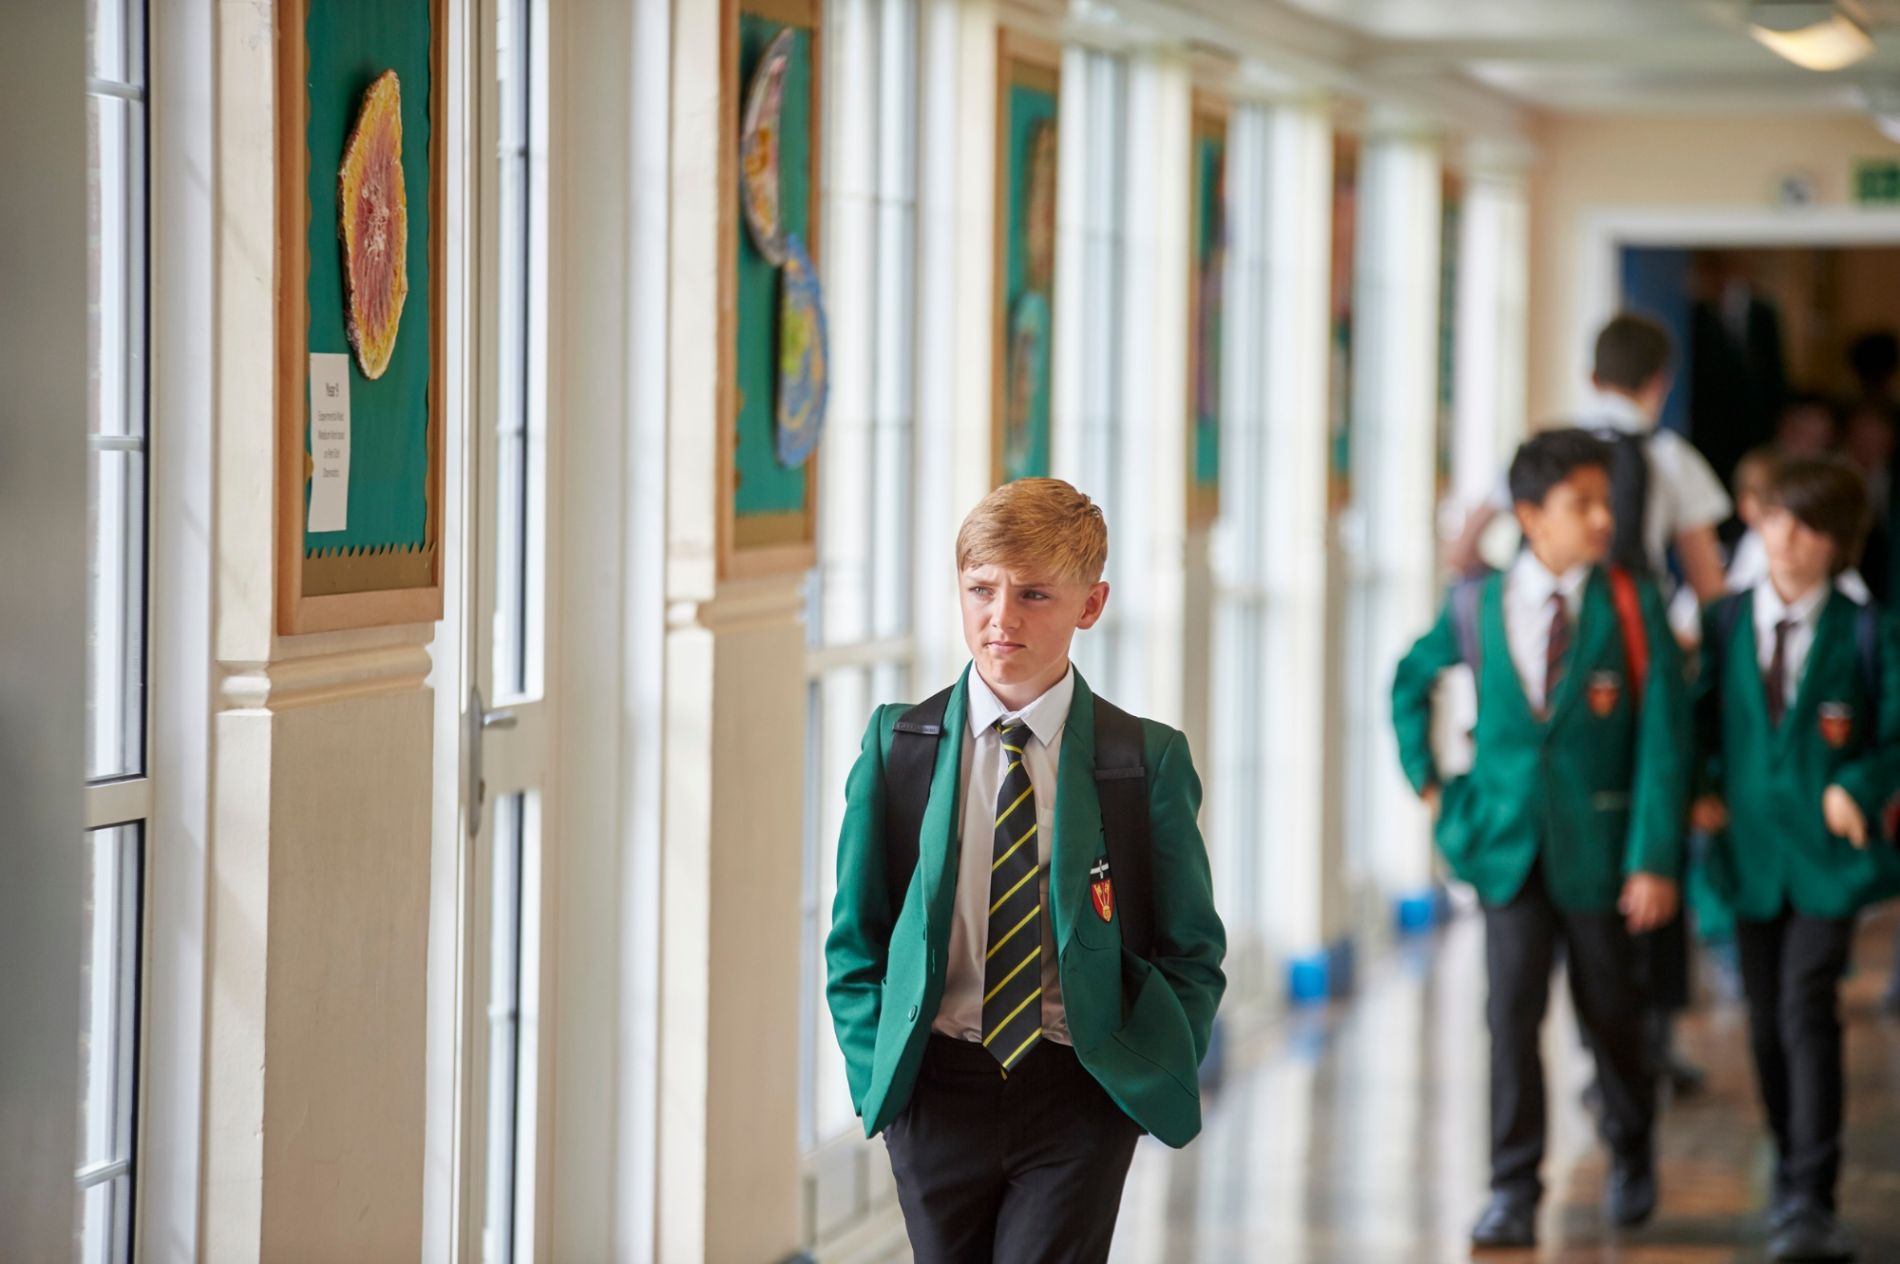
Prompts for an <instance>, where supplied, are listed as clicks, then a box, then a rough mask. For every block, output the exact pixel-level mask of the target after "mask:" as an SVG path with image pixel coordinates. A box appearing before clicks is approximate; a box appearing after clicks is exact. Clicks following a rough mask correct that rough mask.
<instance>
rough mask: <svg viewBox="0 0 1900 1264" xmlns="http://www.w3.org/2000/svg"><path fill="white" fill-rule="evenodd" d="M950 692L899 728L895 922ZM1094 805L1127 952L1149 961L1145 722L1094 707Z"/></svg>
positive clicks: (1099, 703)
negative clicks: (1105, 844) (1098, 810)
mask: <svg viewBox="0 0 1900 1264" xmlns="http://www.w3.org/2000/svg"><path fill="white" fill-rule="evenodd" d="M950 693H951V690H949V689H945V690H944V691H943V692H941V693H939V694H936V695H934V696H933V697H931V698H928V699H926V700H925V701H923V702H920V703H918V704H917V705H916V706H914V707H912V708H911V709H910V710H908V711H906V712H905V713H904V715H903V718H901V719H899V720H898V722H897V728H896V731H895V732H894V733H893V734H892V736H891V753H890V757H889V759H887V760H886V761H885V770H884V779H885V786H886V791H887V792H886V794H885V797H884V848H885V860H886V866H885V870H886V872H885V879H886V882H887V884H888V886H887V891H888V893H889V896H890V902H891V916H892V917H893V918H895V917H896V916H897V912H898V910H899V909H901V908H902V907H903V906H904V893H905V892H906V891H907V890H909V888H910V879H911V874H913V873H914V872H915V871H916V869H917V836H918V834H919V833H920V832H921V831H922V829H923V821H924V805H925V804H926V803H927V802H928V801H929V799H930V781H931V777H932V776H933V774H934V773H935V772H936V767H937V742H938V739H939V738H941V737H942V736H943V716H944V711H945V709H946V708H947V707H948V706H949V704H950ZM1095 797H1096V801H1097V803H1098V804H1099V805H1100V807H1101V812H1102V829H1103V832H1104V834H1105V835H1106V836H1107V842H1108V868H1109V875H1110V878H1111V880H1112V881H1113V882H1114V883H1115V887H1116V891H1115V905H1116V908H1117V910H1118V916H1119V917H1120V918H1121V923H1122V945H1123V946H1124V947H1126V948H1128V949H1129V950H1130V951H1132V952H1134V953H1135V954H1136V955H1137V956H1139V957H1143V958H1146V957H1147V956H1148V955H1149V953H1150V952H1152V951H1153V948H1154V863H1153V862H1154V855H1153V851H1152V849H1151V847H1150V844H1149V838H1148V769H1147V766H1146V765H1145V764H1144V763H1143V761H1142V756H1141V721H1140V720H1138V719H1136V718H1135V717H1134V716H1132V715H1130V714H1128V713H1127V712H1126V711H1123V710H1122V709H1121V708H1119V707H1117V706H1114V705H1112V704H1110V703H1107V702H1104V701H1103V700H1102V699H1101V698H1099V697H1098V698H1096V699H1095Z"/></svg>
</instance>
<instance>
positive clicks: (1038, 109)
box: [1001, 83, 1056, 482]
mask: <svg viewBox="0 0 1900 1264" xmlns="http://www.w3.org/2000/svg"><path fill="white" fill-rule="evenodd" d="M1005 99H1006V101H1007V106H1008V121H1007V125H1006V126H1007V140H1008V147H1007V154H1008V162H1007V166H1006V174H1007V177H1008V185H1007V192H1006V194H1005V212H1006V219H1005V231H1004V236H1003V239H1004V256H1003V322H1004V323H1003V347H1004V365H1003V372H1004V384H1003V390H1002V400H1003V410H1004V418H1005V420H1004V424H1003V427H1002V431H1003V433H1002V441H1003V442H1002V449H1003V451H1002V462H1001V464H1002V474H1003V481H1005V482H1008V481H1010V480H1013V479H1018V478H1035V477H1047V476H1048V474H1049V464H1050V457H1049V451H1050V440H1049V435H1050V398H1051V389H1052V385H1053V382H1054V368H1053V359H1054V357H1053V351H1054V347H1053V345H1052V343H1051V335H1050V329H1051V326H1052V323H1053V321H1052V312H1053V307H1054V295H1053V294H1052V293H1051V292H1050V279H1049V277H1047V276H1037V275H1034V274H1033V273H1034V270H1033V269H1032V268H1031V255H1030V250H1031V243H1030V235H1031V231H1032V229H1035V230H1036V231H1038V232H1043V233H1047V234H1048V237H1049V240H1050V245H1051V249H1052V248H1053V239H1054V234H1055V225H1054V214H1055V190H1054V178H1055V173H1054V135H1055V133H1054V129H1055V127H1056V94H1055V93H1054V92H1052V91H1048V90H1046V89H1044V88H1041V87H1037V86H1033V85H1030V84H1024V83H1011V84H1010V85H1009V91H1008V93H1007V96H1006V98H1005ZM1038 162H1041V163H1042V164H1044V167H1043V169H1042V170H1040V171H1038V170H1037V164H1038ZM1038 178H1040V179H1041V180H1043V181H1044V182H1046V186H1047V187H1046V188H1043V189H1038V188H1036V182H1037V179H1038ZM1032 203H1033V205H1032ZM1032 214H1035V215H1041V216H1046V217H1047V222H1046V223H1042V224H1032V223H1031V216H1032Z"/></svg>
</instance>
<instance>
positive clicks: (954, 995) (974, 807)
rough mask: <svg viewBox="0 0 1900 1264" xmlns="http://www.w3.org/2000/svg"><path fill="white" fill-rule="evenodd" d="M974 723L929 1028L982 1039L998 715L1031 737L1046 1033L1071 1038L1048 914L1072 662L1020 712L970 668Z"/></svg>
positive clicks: (1027, 761) (1003, 755)
mask: <svg viewBox="0 0 1900 1264" xmlns="http://www.w3.org/2000/svg"><path fill="white" fill-rule="evenodd" d="M967 694H968V700H969V723H968V724H967V725H966V726H965V727H964V732H963V812H962V815H961V816H960V817H959V820H961V822H962V826H961V829H960V831H959V833H960V842H959V851H958V855H957V899H956V906H955V908H954V909H953V911H952V915H951V921H950V957H949V960H948V961H947V962H946V963H945V968H944V979H943V1003H942V1004H941V1005H939V1006H938V1007H937V1017H936V1020H935V1021H934V1022H932V1023H931V1024H930V1028H931V1030H932V1031H936V1032H940V1033H942V1034H943V1035H946V1036H954V1037H955V1038H956V1039H958V1040H976V1041H981V1040H982V1039H983V991H984V988H983V964H984V957H985V955H986V954H987V953H988V951H989V938H990V865H991V863H992V861H993V860H994V858H995V845H996V830H995V827H994V825H993V824H992V822H994V821H995V820H996V795H997V791H998V789H999V788H1000V787H1001V785H1002V784H1003V772H1004V770H1005V769H1006V768H1007V767H1008V766H1009V758H1010V757H1009V754H1008V752H1006V751H1005V750H1004V749H1003V739H1002V736H1001V735H1000V734H998V733H997V731H996V722H997V721H998V720H1001V719H1011V720H1013V719H1018V718H1020V719H1021V720H1022V721H1023V722H1024V723H1025V724H1027V725H1028V726H1029V732H1030V734H1031V735H1032V736H1031V739H1030V740H1029V741H1028V742H1026V743H1024V745H1023V766H1024V767H1025V768H1027V769H1028V770H1029V784H1030V786H1031V788H1032V789H1034V791H1035V794H1034V796H1033V797H1034V799H1035V804H1036V855H1037V860H1038V863H1040V864H1041V866H1042V872H1041V873H1040V874H1038V875H1037V877H1036V887H1037V890H1038V892H1039V893H1040V897H1041V900H1042V1035H1043V1039H1045V1040H1053V1041H1055V1042H1056V1043H1057V1044H1064V1045H1066V1044H1069V1043H1070V1040H1069V1024H1068V1020H1067V1018H1066V1017H1065V1015H1064V1013H1063V1009H1062V980H1061V976H1060V974H1059V973H1058V971H1057V968H1056V936H1055V929H1054V926H1053V924H1052V923H1051V921H1050V919H1049V845H1050V842H1051V836H1052V835H1053V833H1054V832H1055V823H1056V771H1057V769H1058V768H1060V767H1061V759H1062V730H1063V728H1064V727H1065V726H1066V725H1067V724H1068V722H1069V704H1070V703H1071V702H1073V701H1074V699H1075V669H1074V668H1073V667H1071V668H1070V669H1069V670H1068V671H1067V672H1066V673H1065V674H1064V675H1063V677H1062V679H1061V680H1060V681H1058V682H1056V684H1054V685H1052V686H1051V687H1050V688H1049V689H1048V690H1047V691H1046V692H1044V693H1043V695H1042V696H1041V697H1040V698H1037V699H1036V700H1035V701H1034V702H1032V703H1030V704H1029V705H1028V706H1026V707H1024V708H1023V709H1022V710H1021V711H1011V710H1009V708H1007V707H1005V706H1004V705H1003V704H1002V702H1001V701H1000V700H999V699H998V698H997V696H996V695H995V694H994V693H992V692H991V691H990V687H989V685H987V684H986V683H984V680H983V677H982V676H981V675H979V674H978V673H977V670H976V668H974V667H972V668H971V669H970V684H969V688H968V690H967Z"/></svg>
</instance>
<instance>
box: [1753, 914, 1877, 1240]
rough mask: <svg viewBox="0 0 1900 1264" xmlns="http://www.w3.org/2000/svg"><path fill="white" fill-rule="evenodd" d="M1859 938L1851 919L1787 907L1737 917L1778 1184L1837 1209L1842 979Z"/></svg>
mask: <svg viewBox="0 0 1900 1264" xmlns="http://www.w3.org/2000/svg"><path fill="white" fill-rule="evenodd" d="M1853 942H1854V919H1853V918H1851V917H1843V918H1826V917H1803V916H1801V915H1800V914H1799V913H1796V912H1794V911H1793V910H1791V909H1786V908H1784V909H1783V910H1782V912H1781V916H1779V917H1777V918H1775V919H1774V920H1773V921H1771V922H1751V921H1745V920H1741V919H1737V921H1736V923H1735V946H1736V950H1737V953H1736V955H1737V956H1738V957H1739V958H1740V959H1741V967H1742V988H1743V990H1744V991H1745V992H1747V994H1748V1029H1749V1039H1750V1043H1751V1044H1752V1045H1753V1046H1754V1051H1755V1074H1756V1077H1757V1078H1758V1080H1759V1081H1760V1083H1761V1102H1762V1109H1763V1111H1764V1113H1766V1114H1767V1116H1768V1127H1769V1130H1770V1131H1772V1132H1773V1133H1774V1136H1775V1149H1776V1158H1777V1162H1776V1165H1775V1192H1776V1194H1777V1195H1785V1194H1808V1195H1811V1196H1812V1197H1814V1198H1816V1199H1818V1200H1820V1202H1821V1205H1822V1206H1824V1207H1827V1208H1829V1209H1830V1210H1832V1208H1833V1206H1834V1182H1835V1179H1836V1178H1837V1177H1838V1176H1839V1175H1840V1170H1841V1099H1842V1095H1843V1083H1842V1082H1843V1075H1844V1072H1843V1070H1842V1067H1841V1011H1840V981H1841V976H1842V975H1843V974H1844V973H1846V971H1847V956H1848V952H1849V949H1850V948H1851V947H1852V945H1853Z"/></svg>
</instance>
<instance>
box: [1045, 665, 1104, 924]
mask: <svg viewBox="0 0 1900 1264" xmlns="http://www.w3.org/2000/svg"><path fill="white" fill-rule="evenodd" d="M1070 670H1071V671H1074V670H1075V669H1074V668H1070ZM1055 817H1056V828H1055V837H1054V838H1052V839H1050V841H1049V915H1050V917H1051V918H1052V919H1053V920H1054V922H1055V932H1056V951H1057V952H1058V953H1059V952H1061V950H1062V949H1064V948H1066V947H1068V944H1069V937H1070V936H1071V935H1073V934H1074V933H1075V919H1076V916H1077V905H1078V904H1079V903H1080V901H1081V900H1082V898H1083V893H1084V891H1085V890H1086V889H1087V887H1088V871H1089V866H1090V865H1092V864H1094V863H1095V861H1096V859H1097V858H1098V857H1099V856H1100V855H1101V854H1102V848H1103V845H1102V809H1101V805H1100V804H1099V803H1098V802H1097V800H1096V797H1095V695H1094V694H1093V693H1091V692H1090V691H1089V687H1088V684H1087V683H1086V682H1085V681H1084V680H1083V679H1082V673H1081V672H1079V671H1078V672H1076V673H1075V697H1074V698H1073V699H1072V700H1071V701H1070V703H1069V718H1068V720H1067V722H1066V723H1065V724H1064V725H1063V729H1062V757H1061V759H1060V760H1059V761H1058V764H1057V768H1056V813H1055Z"/></svg>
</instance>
